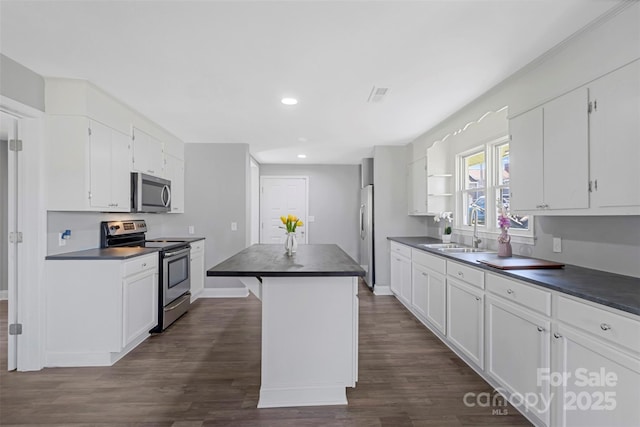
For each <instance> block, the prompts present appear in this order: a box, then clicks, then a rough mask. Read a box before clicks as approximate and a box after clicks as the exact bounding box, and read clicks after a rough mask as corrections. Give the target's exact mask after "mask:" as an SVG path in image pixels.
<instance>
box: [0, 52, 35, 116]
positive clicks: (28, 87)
mask: <svg viewBox="0 0 640 427" xmlns="http://www.w3.org/2000/svg"><path fill="white" fill-rule="evenodd" d="M0 94H2V96H6V97H7V98H11V99H13V100H14V101H18V102H21V103H23V104H25V105H28V106H30V107H33V108H36V109H38V110H40V111H44V79H43V78H42V76H40V75H39V74H36V73H34V72H33V71H31V70H30V69H28V68H26V67H24V66H22V65H20V64H18V63H17V62H16V61H14V60H13V59H11V58H9V57H6V56H4V55H2V54H0Z"/></svg>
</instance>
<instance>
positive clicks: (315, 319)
mask: <svg viewBox="0 0 640 427" xmlns="http://www.w3.org/2000/svg"><path fill="white" fill-rule="evenodd" d="M243 279H244V280H243V282H245V284H247V285H248V287H249V289H250V290H251V291H252V292H253V293H254V294H256V296H257V297H258V298H260V299H261V300H262V382H261V386H260V400H259V401H258V408H273V407H287V406H318V405H346V404H347V393H346V387H355V385H356V381H357V380H358V278H357V277H336V276H321V277H263V278H262V283H258V282H257V280H256V279H255V278H248V277H247V278H243Z"/></svg>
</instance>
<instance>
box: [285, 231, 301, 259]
mask: <svg viewBox="0 0 640 427" xmlns="http://www.w3.org/2000/svg"><path fill="white" fill-rule="evenodd" d="M284 249H285V251H286V253H287V255H289V256H292V255H293V254H294V253H296V249H298V240H297V239H296V233H293V232H292V233H287V236H286V238H285V239H284Z"/></svg>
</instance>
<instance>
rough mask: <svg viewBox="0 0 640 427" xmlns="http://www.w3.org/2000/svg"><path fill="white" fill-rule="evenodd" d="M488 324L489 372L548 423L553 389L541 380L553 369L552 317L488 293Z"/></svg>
mask: <svg viewBox="0 0 640 427" xmlns="http://www.w3.org/2000/svg"><path fill="white" fill-rule="evenodd" d="M486 324H487V326H486V328H487V331H486V335H487V336H486V346H487V363H486V368H485V371H486V373H487V374H488V375H489V376H490V377H492V378H493V379H495V380H496V381H497V382H498V383H499V384H500V385H501V387H503V390H501V391H502V392H503V393H504V395H505V396H506V397H507V398H508V399H509V400H510V401H511V403H512V404H514V406H516V407H517V408H518V409H520V410H521V411H523V412H525V411H529V412H531V413H533V415H535V416H536V418H538V419H539V420H541V421H542V422H543V423H544V424H545V425H548V424H549V414H550V401H551V397H550V389H549V384H548V383H546V384H545V383H544V382H542V381H540V380H541V373H542V372H549V369H550V359H551V349H550V337H551V334H550V321H549V319H547V318H545V317H543V316H541V315H538V314H535V313H534V312H532V311H530V310H527V309H525V308H523V307H519V306H517V305H515V304H512V303H510V302H508V301H504V300H502V299H500V298H496V297H493V296H490V295H489V296H487V297H486Z"/></svg>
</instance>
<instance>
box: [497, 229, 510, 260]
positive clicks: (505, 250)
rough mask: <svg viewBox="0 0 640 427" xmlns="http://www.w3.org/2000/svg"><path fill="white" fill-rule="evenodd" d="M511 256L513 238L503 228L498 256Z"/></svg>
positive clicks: (499, 237) (499, 240) (499, 238)
mask: <svg viewBox="0 0 640 427" xmlns="http://www.w3.org/2000/svg"><path fill="white" fill-rule="evenodd" d="M511 255H512V251H511V236H509V235H508V234H507V230H506V228H503V229H502V233H500V235H499V236H498V256H499V257H504V258H509V257H510V256H511Z"/></svg>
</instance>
